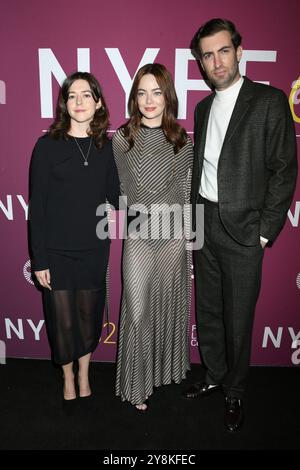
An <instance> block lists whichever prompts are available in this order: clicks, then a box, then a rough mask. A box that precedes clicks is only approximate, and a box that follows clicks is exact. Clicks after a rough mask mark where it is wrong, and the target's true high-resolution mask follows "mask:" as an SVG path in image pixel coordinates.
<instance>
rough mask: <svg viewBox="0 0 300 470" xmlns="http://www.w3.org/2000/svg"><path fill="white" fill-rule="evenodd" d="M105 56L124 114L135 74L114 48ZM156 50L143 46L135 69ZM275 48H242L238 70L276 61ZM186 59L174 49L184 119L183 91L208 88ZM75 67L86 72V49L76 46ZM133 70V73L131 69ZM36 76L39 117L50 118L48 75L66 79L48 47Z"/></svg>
mask: <svg viewBox="0 0 300 470" xmlns="http://www.w3.org/2000/svg"><path fill="white" fill-rule="evenodd" d="M104 50H105V52H106V54H107V56H108V59H109V61H110V63H111V65H112V67H113V69H114V71H115V72H116V75H117V77H118V79H119V81H120V84H121V86H122V88H123V90H124V92H125V97H124V98H125V100H124V108H125V113H126V117H127V118H128V114H127V101H128V97H129V92H130V89H131V85H132V82H133V80H134V76H135V74H134V75H133V76H132V77H131V76H130V74H129V72H128V69H127V66H126V64H125V62H124V59H123V57H122V55H121V53H120V51H119V49H118V48H110V47H106V48H104ZM159 51H160V49H159V48H146V49H145V51H144V54H143V56H142V57H141V59H140V60H139V63H138V64H137V68H136V71H137V70H138V69H139V68H140V67H142V66H143V65H145V64H147V63H150V62H154V61H155V59H156V57H157V55H158V53H159ZM276 56H277V51H267V50H262V51H258V50H244V51H243V57H242V60H241V62H240V72H241V74H242V75H246V65H247V62H276ZM189 61H195V58H194V57H193V55H192V54H191V51H190V49H184V48H182V49H175V70H174V80H175V88H176V91H177V96H178V100H179V111H178V119H186V115H187V94H188V91H192V90H194V91H195V90H197V91H198V90H199V91H201V90H203V91H208V90H209V88H208V86H207V84H206V83H205V81H204V80H201V79H190V78H188V68H189ZM77 69H78V70H80V71H82V72H89V71H90V49H89V48H78V49H77ZM135 73H136V72H135ZM39 75H40V99H41V116H42V118H52V117H53V99H52V78H53V77H52V75H53V76H54V77H55V78H56V80H57V81H58V83H59V84H60V85H61V83H62V82H63V80H64V79H65V78H66V74H65V72H64V70H63V68H62V66H61V64H60V63H59V61H58V60H57V58H56V56H55V54H54V53H53V51H52V49H50V48H40V49H39ZM260 82H261V83H266V84H269V83H270V82H268V81H260Z"/></svg>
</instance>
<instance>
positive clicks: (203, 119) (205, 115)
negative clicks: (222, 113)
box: [196, 93, 215, 165]
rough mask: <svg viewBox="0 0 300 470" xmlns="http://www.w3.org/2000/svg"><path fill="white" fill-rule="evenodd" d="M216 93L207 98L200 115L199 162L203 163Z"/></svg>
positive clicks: (198, 131)
mask: <svg viewBox="0 0 300 470" xmlns="http://www.w3.org/2000/svg"><path fill="white" fill-rule="evenodd" d="M214 97H215V94H214V93H212V95H211V96H210V99H209V100H207V103H206V107H205V109H204V111H203V112H202V113H201V115H199V116H198V129H196V132H197V133H198V139H197V140H198V142H199V147H198V160H199V163H200V164H201V165H202V161H203V157H204V149H205V142H206V132H207V125H208V119H209V113H210V108H211V105H212V103H213V100H214Z"/></svg>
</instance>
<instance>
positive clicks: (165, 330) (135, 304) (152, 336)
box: [113, 126, 193, 405]
mask: <svg viewBox="0 0 300 470" xmlns="http://www.w3.org/2000/svg"><path fill="white" fill-rule="evenodd" d="M128 148H129V146H128V143H127V141H126V140H125V138H124V136H123V131H122V129H119V130H118V131H117V132H116V133H115V135H114V137H113V151H114V155H115V160H116V164H117V169H118V173H119V178H120V182H121V191H122V194H123V195H126V196H127V204H128V206H129V207H130V206H135V205H137V204H143V205H144V206H145V207H146V208H147V211H148V213H149V212H151V211H152V213H151V217H152V216H153V214H154V210H153V204H156V205H161V204H167V205H173V204H177V205H180V207H183V205H184V204H185V203H188V202H189V196H190V183H191V168H192V160H193V146H192V142H191V140H190V139H189V138H188V142H187V143H186V145H185V146H184V147H183V148H182V149H181V150H180V151H179V152H178V153H177V154H176V155H175V154H174V151H173V147H172V146H171V144H170V143H168V142H167V140H166V138H165V136H164V133H163V131H162V129H161V128H149V127H146V126H141V128H140V129H139V131H138V135H137V136H136V138H135V143H134V146H133V148H132V149H131V150H130V151H128ZM158 207H159V206H158ZM156 208H157V206H156ZM147 220H148V219H147ZM142 225H143V224H142ZM141 232H143V230H142V228H141ZM159 233H160V236H162V229H160V231H159ZM187 243H188V242H187V241H186V239H185V237H184V235H182V236H181V237H180V238H179V239H175V237H174V236H173V239H163V238H158V237H157V236H156V239H151V238H149V239H142V238H139V239H132V238H130V237H128V238H127V239H126V240H125V241H124V249H123V262H122V263H123V264H122V266H123V293H122V303H121V316H120V324H119V342H118V354H117V374H116V395H117V396H120V397H121V399H122V400H123V401H125V400H128V401H129V402H130V403H132V404H133V405H135V404H141V403H143V402H144V401H145V400H146V399H147V398H148V397H149V396H150V395H151V394H152V393H153V388H154V387H158V386H160V385H166V384H170V383H171V382H172V381H174V382H175V383H180V382H181V381H182V379H184V378H185V377H186V372H187V370H189V369H190V362H189V317H190V304H191V251H189V250H187V249H186V247H187Z"/></svg>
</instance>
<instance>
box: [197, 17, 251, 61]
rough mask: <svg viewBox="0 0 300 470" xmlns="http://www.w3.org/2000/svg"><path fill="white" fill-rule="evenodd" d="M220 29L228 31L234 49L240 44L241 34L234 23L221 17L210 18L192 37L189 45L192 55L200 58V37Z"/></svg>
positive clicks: (217, 31) (210, 34)
mask: <svg viewBox="0 0 300 470" xmlns="http://www.w3.org/2000/svg"><path fill="white" fill-rule="evenodd" d="M220 31H228V32H229V33H230V36H231V41H232V44H233V46H234V48H235V49H237V48H238V47H239V46H240V44H241V42H242V36H241V35H240V33H239V32H238V31H237V29H236V27H235V25H234V23H232V21H229V20H225V19H223V18H213V19H212V20H210V21H208V22H207V23H205V24H203V25H202V26H200V28H199V29H198V31H197V32H196V34H195V36H194V37H193V39H192V42H191V46H190V47H191V50H192V53H193V55H194V56H195V57H196V58H197V59H201V50H200V39H202V38H204V37H207V36H212V35H213V34H216V33H219V32H220Z"/></svg>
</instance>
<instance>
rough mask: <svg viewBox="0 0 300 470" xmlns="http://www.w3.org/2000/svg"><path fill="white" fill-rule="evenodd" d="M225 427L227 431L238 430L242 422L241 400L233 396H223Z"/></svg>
mask: <svg viewBox="0 0 300 470" xmlns="http://www.w3.org/2000/svg"><path fill="white" fill-rule="evenodd" d="M224 420H225V427H226V429H227V431H229V432H238V431H239V430H240V429H241V426H242V424H243V422H244V412H243V405H242V400H241V399H239V398H235V397H228V396H227V397H225V414H224Z"/></svg>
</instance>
